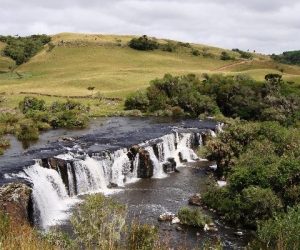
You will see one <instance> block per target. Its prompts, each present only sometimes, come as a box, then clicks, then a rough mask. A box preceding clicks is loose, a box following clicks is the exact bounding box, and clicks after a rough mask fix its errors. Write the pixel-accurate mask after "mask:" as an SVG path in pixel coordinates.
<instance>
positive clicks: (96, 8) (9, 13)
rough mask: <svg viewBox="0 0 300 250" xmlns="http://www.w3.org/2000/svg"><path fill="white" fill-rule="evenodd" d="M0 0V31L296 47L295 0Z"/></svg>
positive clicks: (299, 31) (299, 32)
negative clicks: (84, 33) (106, 34)
mask: <svg viewBox="0 0 300 250" xmlns="http://www.w3.org/2000/svg"><path fill="white" fill-rule="evenodd" d="M0 1H1V9H0V23H1V25H0V34H12V35H14V34H20V35H28V34H33V33H48V34H54V33H58V32H63V31H70V32H94V33H109V34H113V33H116V34H137V35H141V34H149V35H153V36H157V37H164V38H171V39H177V40H182V41H190V42H198V43H204V44H211V45H215V46H219V47H226V48H241V49H250V50H254V49H255V50H257V51H262V52H265V53H273V52H276V53H279V52H282V51H285V50H293V49H300V48H299V42H298V41H300V15H299V14H298V13H300V3H299V1H297V0H285V1H283V0H264V1H261V0H250V1H249V0H231V1H226V0H211V1H204V0H185V1H180V0H169V1H168V0H151V1H150V0H111V1H102V0H100V1H99V0H89V1H85V0H59V1H58V0H51V1H48V0H47V1H46V0H26V1H24V0H0Z"/></svg>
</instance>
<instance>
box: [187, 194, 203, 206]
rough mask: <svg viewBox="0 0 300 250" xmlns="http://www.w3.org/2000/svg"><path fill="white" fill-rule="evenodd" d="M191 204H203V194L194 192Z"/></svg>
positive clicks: (190, 199) (190, 200)
mask: <svg viewBox="0 0 300 250" xmlns="http://www.w3.org/2000/svg"><path fill="white" fill-rule="evenodd" d="M189 204H190V205H194V206H201V205H202V200H201V195H200V194H194V195H193V196H191V197H190V198H189Z"/></svg>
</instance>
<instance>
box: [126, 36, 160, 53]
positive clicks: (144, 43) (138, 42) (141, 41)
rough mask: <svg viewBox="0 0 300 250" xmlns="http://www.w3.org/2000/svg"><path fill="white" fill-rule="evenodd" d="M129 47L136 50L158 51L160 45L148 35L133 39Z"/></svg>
mask: <svg viewBox="0 0 300 250" xmlns="http://www.w3.org/2000/svg"><path fill="white" fill-rule="evenodd" d="M129 47H130V48H132V49H136V50H154V49H158V47H159V46H158V43H157V42H156V41H155V40H154V39H151V38H148V37H147V36H146V35H144V36H141V37H139V38H133V39H131V40H130V42H129Z"/></svg>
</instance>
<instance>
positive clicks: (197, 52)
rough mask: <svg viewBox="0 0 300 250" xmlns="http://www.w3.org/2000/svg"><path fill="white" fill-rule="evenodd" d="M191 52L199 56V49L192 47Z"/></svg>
mask: <svg viewBox="0 0 300 250" xmlns="http://www.w3.org/2000/svg"><path fill="white" fill-rule="evenodd" d="M191 53H192V55H193V56H200V51H199V50H197V49H192V52H191Z"/></svg>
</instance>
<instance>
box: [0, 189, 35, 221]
mask: <svg viewBox="0 0 300 250" xmlns="http://www.w3.org/2000/svg"><path fill="white" fill-rule="evenodd" d="M31 193H32V189H31V187H29V186H28V185H26V184H24V183H9V184H6V185H3V186H2V187H0V210H2V211H4V212H5V213H7V214H8V215H9V216H10V217H11V218H12V220H14V221H15V222H18V223H28V222H29V223H33V217H32V216H33V205H32V200H31Z"/></svg>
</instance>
